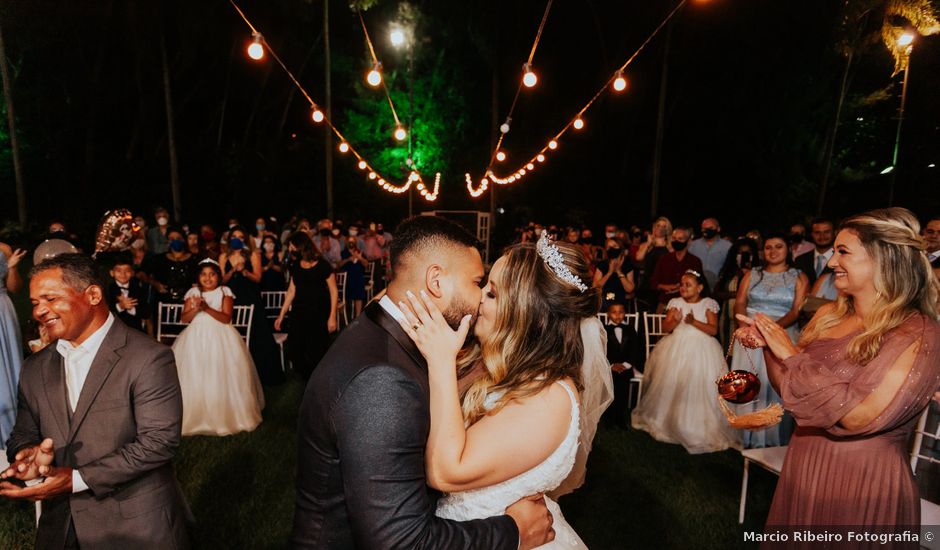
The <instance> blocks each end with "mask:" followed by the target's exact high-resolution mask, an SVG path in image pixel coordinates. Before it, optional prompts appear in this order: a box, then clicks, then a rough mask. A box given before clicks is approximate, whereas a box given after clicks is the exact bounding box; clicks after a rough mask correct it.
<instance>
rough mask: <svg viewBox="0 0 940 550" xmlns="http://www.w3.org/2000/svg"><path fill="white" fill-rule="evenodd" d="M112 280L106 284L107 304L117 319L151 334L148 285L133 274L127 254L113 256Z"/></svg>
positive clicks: (132, 266)
mask: <svg viewBox="0 0 940 550" xmlns="http://www.w3.org/2000/svg"><path fill="white" fill-rule="evenodd" d="M110 274H111V278H112V279H114V281H113V282H112V283H111V284H109V285H108V304H109V305H110V306H111V311H112V312H113V313H114V315H115V316H117V318H118V319H120V320H122V321H124V323H125V324H126V325H127V326H129V327H131V328H135V329H137V330H140V331H143V332H146V333H147V334H149V335H151V336H153V321H152V320H151V318H150V312H151V309H152V308H151V305H150V287H149V285H146V284H145V283H142V282H141V281H140V279H138V278H137V277H136V276H135V275H136V272H135V271H134V265H133V259H131V256H130V255H129V254H118V255H117V256H115V260H114V266H113V267H112V268H111V271H110Z"/></svg>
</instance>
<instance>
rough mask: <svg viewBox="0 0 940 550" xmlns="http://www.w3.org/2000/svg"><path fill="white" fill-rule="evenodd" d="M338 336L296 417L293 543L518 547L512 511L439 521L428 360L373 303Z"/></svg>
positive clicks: (299, 545)
mask: <svg viewBox="0 0 940 550" xmlns="http://www.w3.org/2000/svg"><path fill="white" fill-rule="evenodd" d="M364 313H365V314H364V315H360V316H359V317H358V318H357V319H356V321H355V322H353V323H352V324H351V325H350V326H349V327H348V328H347V329H346V330H345V331H343V333H342V334H341V335H340V337H339V338H338V339H337V341H336V342H335V343H334V344H333V346H332V347H331V348H330V350H329V352H327V354H326V356H325V357H324V358H323V360H322V361H321V362H320V364H319V365H318V366H317V368H316V370H315V371H314V373H313V376H311V378H310V381H309V383H308V384H307V389H306V391H305V393H304V399H303V403H302V404H301V408H300V418H299V424H300V425H299V428H298V432H299V442H298V452H299V457H298V458H299V460H298V462H297V470H298V471H297V502H296V508H295V511H294V528H293V534H292V536H291V543H292V545H293V546H294V547H296V548H376V549H381V550H386V549H393V548H441V549H470V548H487V549H502V548H504V549H507V550H516V548H517V547H518V543H519V534H518V530H517V528H516V524H515V522H514V521H513V520H512V518H510V517H509V516H498V517H495V518H489V519H485V520H476V521H466V522H457V521H449V520H444V519H441V518H438V517H436V516H435V515H434V510H435V507H436V504H437V500H438V498H439V496H440V494H439V493H437V492H436V491H434V490H433V489H431V488H429V487H428V486H427V485H426V484H425V473H424V448H425V445H426V443H427V439H428V431H429V429H430V416H429V393H428V374H427V365H426V364H425V362H424V360H423V358H422V357H421V354H420V352H419V351H418V349H417V347H416V346H415V345H414V344H413V343H412V341H411V339H410V338H408V336H407V335H406V334H405V333H404V332H403V331H402V330H401V327H400V326H399V325H398V323H397V322H396V321H395V320H394V319H392V317H391V316H390V315H388V313H386V312H385V310H384V309H382V306H380V305H379V304H378V303H372V304H370V305H369V306H368V307H367V308H366V309H365V311H364Z"/></svg>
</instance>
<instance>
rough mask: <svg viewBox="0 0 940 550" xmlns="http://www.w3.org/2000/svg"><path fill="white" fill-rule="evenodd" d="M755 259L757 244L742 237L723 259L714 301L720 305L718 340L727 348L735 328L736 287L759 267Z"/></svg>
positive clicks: (756, 258) (757, 260)
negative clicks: (748, 273)
mask: <svg viewBox="0 0 940 550" xmlns="http://www.w3.org/2000/svg"><path fill="white" fill-rule="evenodd" d="M759 262H760V260H759V259H758V257H757V243H755V242H754V241H753V240H751V239H748V238H747V237H742V238H740V239H738V240H737V241H735V243H734V244H733V245H731V249H730V250H729V251H728V255H727V256H726V257H725V265H724V266H722V268H721V272H720V274H719V276H718V284H717V286H716V287H715V292H714V295H715V299H716V300H718V303H719V304H721V315H719V317H718V338H719V339H720V340H721V342H722V344H723V345H724V346H725V347H727V345H728V342H729V341H730V338H731V333H732V332H734V329H735V328H736V325H737V324H736V322H735V320H734V301H735V298H736V297H737V294H738V285H739V284H740V283H741V278H742V277H744V275H745V274H746V273H747V272H748V271H750V270H751V268H752V267H754V266H755V265H759Z"/></svg>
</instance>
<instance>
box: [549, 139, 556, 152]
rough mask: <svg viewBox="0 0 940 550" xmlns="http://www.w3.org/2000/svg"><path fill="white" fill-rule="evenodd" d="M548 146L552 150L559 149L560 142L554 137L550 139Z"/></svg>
mask: <svg viewBox="0 0 940 550" xmlns="http://www.w3.org/2000/svg"><path fill="white" fill-rule="evenodd" d="M548 148H549V149H551V150H552V151H554V150H555V149H558V142H557V141H555V140H554V139H553V140H551V141H549V142H548Z"/></svg>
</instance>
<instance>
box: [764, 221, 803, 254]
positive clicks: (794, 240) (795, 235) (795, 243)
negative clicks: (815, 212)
mask: <svg viewBox="0 0 940 550" xmlns="http://www.w3.org/2000/svg"><path fill="white" fill-rule="evenodd" d="M787 242H788V243H789V244H790V257H791V258H796V257H797V256H801V255H803V254H806V253H807V252H810V251H811V250H813V243H811V242H810V241H807V240H806V227H805V226H804V225H803V224H801V223H795V224H793V225H792V226H790V235H789V236H788V238H787ZM758 245H760V243H758Z"/></svg>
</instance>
